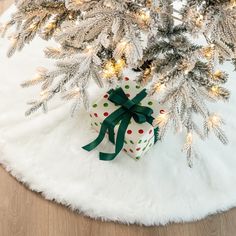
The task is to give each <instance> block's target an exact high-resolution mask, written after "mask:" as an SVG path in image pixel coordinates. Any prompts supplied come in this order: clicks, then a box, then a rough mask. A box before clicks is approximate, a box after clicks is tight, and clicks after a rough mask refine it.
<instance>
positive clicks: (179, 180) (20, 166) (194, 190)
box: [0, 9, 236, 225]
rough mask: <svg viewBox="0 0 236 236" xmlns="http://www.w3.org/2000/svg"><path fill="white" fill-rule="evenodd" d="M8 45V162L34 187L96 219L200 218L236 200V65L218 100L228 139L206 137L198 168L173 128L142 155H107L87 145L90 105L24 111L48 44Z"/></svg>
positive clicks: (2, 71) (1, 132)
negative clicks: (225, 97) (226, 94)
mask: <svg viewBox="0 0 236 236" xmlns="http://www.w3.org/2000/svg"><path fill="white" fill-rule="evenodd" d="M11 11H12V9H11V10H10V11H8V13H7V14H6V15H5V16H4V17H3V19H2V20H4V19H6V18H7V16H9V13H10V12H11ZM7 45H8V42H7V41H6V40H1V41H0V75H1V85H0V101H1V102H0V152H1V153H0V162H1V163H2V164H3V165H4V166H5V167H6V169H7V170H8V171H10V172H11V173H12V174H13V175H14V176H16V178H17V179H18V180H19V181H22V182H23V183H25V184H27V185H28V186H29V188H30V189H32V190H34V191H37V192H41V193H42V194H43V195H44V197H45V198H47V199H54V200H56V201H57V202H59V203H62V204H65V205H67V206H69V207H71V208H72V209H74V210H75V209H76V210H79V211H82V212H83V213H84V214H85V215H88V216H91V217H94V218H102V219H104V220H113V221H120V222H124V223H139V224H144V225H158V224H166V223H168V222H170V221H171V222H173V221H174V222H182V221H192V220H198V219H201V218H203V217H205V216H207V215H209V214H213V213H216V212H219V211H224V210H227V209H229V208H231V207H234V206H236V188H235V186H236V156H235V152H236V129H235V128H236V122H235V117H236V108H235V105H236V78H235V77H236V76H235V72H233V69H232V67H231V66H230V65H226V66H225V69H226V70H228V71H230V72H231V79H230V82H229V83H228V86H229V87H230V88H231V90H232V97H231V100H230V103H229V104H223V103H220V104H214V105H211V106H212V109H213V110H216V111H218V112H220V113H222V114H223V115H224V117H225V121H226V123H227V126H226V132H227V135H228V138H229V139H230V144H229V145H228V146H223V145H221V144H220V143H219V142H218V140H217V139H216V138H215V137H214V136H211V137H210V140H208V141H207V142H205V143H198V149H199V151H200V158H199V159H198V160H195V165H194V168H193V169H190V168H188V167H187V164H186V159H185V156H184V154H182V153H181V151H180V147H181V145H182V138H183V137H182V136H181V135H172V133H171V132H170V134H168V135H167V136H166V139H165V141H164V142H162V143H159V144H157V145H156V146H155V147H154V148H153V149H152V151H150V152H149V153H148V154H147V155H146V156H145V157H143V158H142V159H141V160H140V161H138V162H136V161H134V160H132V159H131V158H129V157H128V156H126V155H125V154H122V155H121V156H120V157H119V158H117V159H116V160H115V161H113V162H101V161H99V160H98V152H97V151H94V152H91V153H88V152H85V151H83V150H82V149H81V146H83V145H84V144H87V143H88V141H91V139H92V138H94V137H95V136H96V133H95V132H93V131H92V130H91V129H90V125H89V119H88V115H87V113H86V112H85V111H81V113H80V114H79V116H78V117H76V118H70V116H69V105H63V104H62V103H61V102H59V103H58V105H51V106H50V110H51V111H50V112H49V113H48V114H47V115H44V114H42V113H37V114H36V115H34V116H32V117H31V118H25V117H24V111H25V109H26V105H25V102H26V101H27V100H29V99H30V98H31V97H32V96H33V95H35V92H36V90H37V89H29V90H23V89H21V88H20V86H19V84H20V82H21V81H22V80H25V79H29V78H31V77H32V75H33V74H34V72H35V68H36V67H37V66H38V65H42V66H43V65H46V66H48V65H49V61H48V60H46V59H44V58H43V52H42V49H43V47H44V46H45V43H44V42H42V41H41V40H40V39H37V40H35V41H34V43H32V45H30V46H27V47H26V48H25V49H24V51H23V52H21V53H18V54H16V55H15V56H14V57H13V58H11V59H7V58H6V57H5V53H6V48H7ZM92 91H93V90H92Z"/></svg>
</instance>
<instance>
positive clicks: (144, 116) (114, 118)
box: [83, 88, 157, 161]
mask: <svg viewBox="0 0 236 236" xmlns="http://www.w3.org/2000/svg"><path fill="white" fill-rule="evenodd" d="M108 93H109V98H108V99H109V101H111V102H112V103H114V104H115V105H119V106H120V108H118V109H117V110H116V111H114V112H113V113H112V114H110V115H109V116H108V117H107V118H106V119H105V120H104V121H103V123H102V125H101V129H100V132H99V135H98V137H97V138H96V139H95V140H94V141H93V142H91V143H90V144H88V145H86V146H84V147H83V149H85V150H86V151H92V150H93V149H95V148H96V147H97V146H98V145H99V144H100V143H101V142H102V141H103V139H104V137H105V135H106V133H107V132H108V136H109V140H110V141H111V142H112V143H113V144H115V152H114V153H104V152H100V153H99V158H100V160H103V161H111V160H113V159H115V158H116V156H117V155H118V154H119V153H120V151H121V150H122V149H123V147H124V141H125V134H126V131H127V128H128V126H129V123H130V120H131V118H133V119H134V120H135V122H137V123H138V124H143V123H145V122H148V123H149V124H151V125H152V123H153V120H154V118H153V117H152V114H153V110H152V109H151V108H150V107H145V106H141V105H139V104H140V102H141V101H142V100H143V99H144V98H145V97H146V96H147V92H146V89H144V90H142V91H141V92H140V93H138V94H137V95H136V96H135V97H134V98H133V99H132V100H130V99H129V98H128V97H127V96H126V94H125V93H124V91H123V89H122V88H118V89H115V90H114V89H112V90H110V91H109V92H108ZM119 122H120V125H119V128H118V133H117V138H116V140H115V131H114V129H115V126H116V125H117V124H118V123H119ZM156 141H157V135H155V142H156Z"/></svg>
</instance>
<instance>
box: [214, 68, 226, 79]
mask: <svg viewBox="0 0 236 236" xmlns="http://www.w3.org/2000/svg"><path fill="white" fill-rule="evenodd" d="M223 77H224V73H223V72H222V71H221V70H216V71H215V72H214V74H213V79H214V80H219V79H221V78H223Z"/></svg>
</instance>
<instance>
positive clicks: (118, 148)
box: [99, 115, 131, 161]
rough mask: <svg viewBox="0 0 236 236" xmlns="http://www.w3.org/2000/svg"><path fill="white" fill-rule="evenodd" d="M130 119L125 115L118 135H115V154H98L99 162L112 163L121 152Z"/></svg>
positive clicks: (129, 116)
mask: <svg viewBox="0 0 236 236" xmlns="http://www.w3.org/2000/svg"><path fill="white" fill-rule="evenodd" d="M130 119H131V115H126V116H125V117H124V118H123V120H122V121H121V123H120V126H119V129H118V133H117V138H116V147H115V153H103V152H100V153H99V158H100V160H102V161H112V160H114V159H115V158H116V157H117V155H118V154H119V153H120V152H121V150H122V149H123V147H124V140H125V134H126V130H127V128H128V126H129V122H130Z"/></svg>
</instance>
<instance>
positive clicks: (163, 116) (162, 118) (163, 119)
mask: <svg viewBox="0 0 236 236" xmlns="http://www.w3.org/2000/svg"><path fill="white" fill-rule="evenodd" d="M168 120H169V114H168V112H165V111H164V110H163V111H162V112H161V113H160V114H159V115H158V116H157V118H156V119H155V120H154V126H157V125H158V126H159V127H164V126H165V125H166V123H167V122H168Z"/></svg>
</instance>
